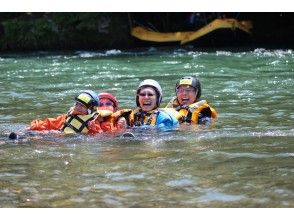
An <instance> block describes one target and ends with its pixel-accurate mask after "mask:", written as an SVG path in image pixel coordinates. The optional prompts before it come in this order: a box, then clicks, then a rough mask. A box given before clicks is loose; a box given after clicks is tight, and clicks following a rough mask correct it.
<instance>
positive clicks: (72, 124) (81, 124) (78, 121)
mask: <svg viewBox="0 0 294 220" xmlns="http://www.w3.org/2000/svg"><path fill="white" fill-rule="evenodd" d="M97 116H98V114H97V113H92V114H88V115H72V114H69V115H67V117H66V119H65V122H64V124H63V127H62V128H61V131H63V132H64V133H66V134H76V133H83V134H86V133H88V131H89V129H88V127H87V126H88V122H89V121H91V120H93V119H95V118H96V117H97Z"/></svg>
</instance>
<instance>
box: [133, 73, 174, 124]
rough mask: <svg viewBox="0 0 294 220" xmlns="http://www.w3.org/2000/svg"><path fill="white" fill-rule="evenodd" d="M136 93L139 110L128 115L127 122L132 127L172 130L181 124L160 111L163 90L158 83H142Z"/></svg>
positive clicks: (146, 81)
mask: <svg viewBox="0 0 294 220" xmlns="http://www.w3.org/2000/svg"><path fill="white" fill-rule="evenodd" d="M136 93H137V94H136V104H137V107H138V108H136V109H134V110H133V111H132V112H131V113H130V114H129V115H128V118H127V122H128V125H129V126H130V127H143V128H149V127H156V128H160V129H172V128H175V127H177V126H178V124H179V123H178V121H177V119H176V118H175V117H174V116H173V115H171V114H169V113H168V112H165V111H163V110H160V109H159V105H160V103H161V100H162V89H161V86H160V85H159V83H158V82H157V81H155V80H153V79H146V80H144V81H142V82H141V83H140V84H139V86H138V88H137V92H136Z"/></svg>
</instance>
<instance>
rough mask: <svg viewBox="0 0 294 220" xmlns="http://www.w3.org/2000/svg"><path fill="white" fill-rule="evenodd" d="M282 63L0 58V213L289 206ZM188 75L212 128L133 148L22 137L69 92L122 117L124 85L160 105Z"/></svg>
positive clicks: (134, 141)
mask: <svg viewBox="0 0 294 220" xmlns="http://www.w3.org/2000/svg"><path fill="white" fill-rule="evenodd" d="M293 60H294V59H293V51H292V50H274V51H270V50H264V49H256V50H254V51H247V52H232V51H225V50H224V51H216V52H197V51H188V50H187V51H186V50H183V49H181V50H162V51H158V50H156V49H152V50H149V51H136V52H134V51H133V52H124V51H119V50H111V51H106V52H87V51H78V52H72V53H58V54H53V53H46V52H42V53H34V54H17V55H15V54H13V55H7V54H2V55H0V69H1V74H0V91H1V93H0V103H1V104H0V164H1V166H0V186H1V187H0V207H293V206H294V188H293V181H294V166H293V157H294V152H293V149H292V148H293V147H292V146H293V143H294V135H293V134H294V128H293V119H294V113H293V93H294V91H293V88H294V87H293V85H294V79H293V69H294V64H293ZM189 74H193V75H196V76H197V77H199V79H200V80H201V83H202V90H203V91H202V93H203V97H202V98H203V99H205V100H207V101H208V102H209V103H210V104H211V105H212V106H213V107H215V108H216V110H217V111H218V112H219V118H218V122H217V123H216V124H214V125H212V126H209V127H203V126H182V127H180V128H179V129H178V130H176V131H170V132H162V133H158V132H157V131H155V130H151V131H146V130H131V132H133V133H134V134H135V138H123V137H121V134H101V135H97V136H91V137H90V136H83V135H76V136H63V135H61V136H60V135H59V134H56V133H47V134H39V133H37V132H31V133H29V132H27V131H25V127H26V126H27V125H28V124H29V122H30V121H31V120H33V119H35V118H45V117H55V116H57V115H59V114H61V113H64V112H65V111H66V110H67V109H68V107H69V106H70V105H71V104H72V103H73V98H72V97H74V95H75V94H76V93H77V92H78V91H79V90H81V89H93V90H95V91H97V92H98V91H107V92H112V93H114V94H116V95H117V97H118V99H119V100H120V105H121V107H123V108H124V107H131V108H134V107H135V100H134V98H135V97H134V94H135V89H136V86H137V85H138V83H139V82H140V81H141V80H142V79H145V78H153V79H156V80H158V81H159V82H160V83H161V85H162V87H163V91H164V97H163V103H164V104H166V103H167V102H168V101H169V99H170V98H171V97H172V96H173V94H174V85H175V82H176V81H177V79H179V78H180V77H181V76H183V75H189ZM12 131H14V132H17V133H18V134H19V135H20V136H21V137H22V138H21V139H20V140H18V141H13V140H8V134H9V133H10V132H12Z"/></svg>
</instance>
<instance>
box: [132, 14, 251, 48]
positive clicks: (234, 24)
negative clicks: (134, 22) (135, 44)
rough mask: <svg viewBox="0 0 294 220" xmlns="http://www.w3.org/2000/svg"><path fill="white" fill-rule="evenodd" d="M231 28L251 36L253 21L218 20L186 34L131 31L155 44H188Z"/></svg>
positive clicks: (138, 28) (141, 28) (140, 29)
mask: <svg viewBox="0 0 294 220" xmlns="http://www.w3.org/2000/svg"><path fill="white" fill-rule="evenodd" d="M221 28H230V29H232V30H235V29H236V28H238V29H240V30H242V31H245V32H247V33H249V34H251V32H250V29H251V28H252V23H251V21H238V20H236V19H234V18H218V19H215V20H213V21H212V22H210V23H209V24H207V25H205V26H204V27H202V28H200V29H199V30H197V31H185V32H169V33H161V32H155V31H149V30H147V29H146V28H143V27H134V28H132V30H131V35H132V36H134V37H136V38H139V39H141V40H145V41H154V42H172V41H180V43H181V44H185V43H188V42H190V41H193V40H196V39H198V38H200V37H202V36H203V35H205V34H208V33H210V32H212V31H214V30H216V29H221Z"/></svg>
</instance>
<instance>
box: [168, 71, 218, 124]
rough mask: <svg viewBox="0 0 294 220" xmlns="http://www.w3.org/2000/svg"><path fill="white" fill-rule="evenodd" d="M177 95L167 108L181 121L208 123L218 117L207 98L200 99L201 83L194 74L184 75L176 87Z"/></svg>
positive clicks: (186, 122)
mask: <svg viewBox="0 0 294 220" xmlns="http://www.w3.org/2000/svg"><path fill="white" fill-rule="evenodd" d="M175 92H176V96H175V97H174V98H172V99H171V101H170V102H169V103H168V104H167V106H166V108H165V110H166V111H169V112H170V113H172V114H174V115H175V116H176V117H177V119H178V120H179V122H180V123H185V124H207V123H210V122H211V121H212V120H213V119H216V118H217V112H216V111H215V110H214V109H213V108H212V107H210V106H209V105H208V104H207V102H206V100H201V101H199V98H200V96H201V84H200V81H199V80H198V79H196V78H195V77H192V76H185V77H182V78H181V79H180V80H179V81H178V82H177V83H176V88H175Z"/></svg>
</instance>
